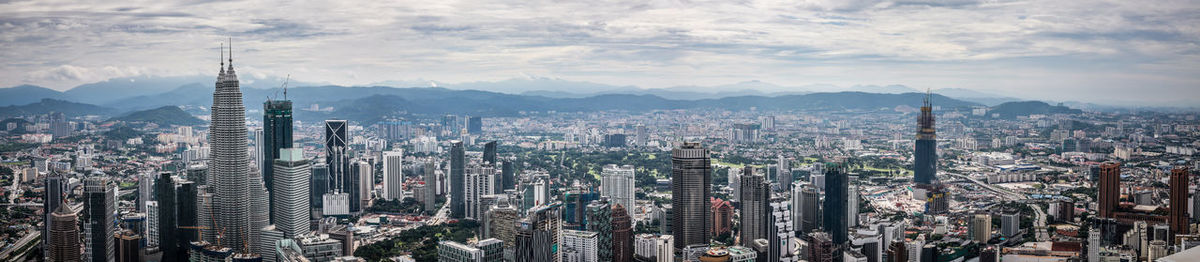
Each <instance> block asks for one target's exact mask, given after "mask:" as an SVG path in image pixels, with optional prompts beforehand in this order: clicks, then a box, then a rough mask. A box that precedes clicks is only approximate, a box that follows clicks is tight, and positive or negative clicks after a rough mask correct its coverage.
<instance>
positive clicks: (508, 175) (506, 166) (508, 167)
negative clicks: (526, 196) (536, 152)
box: [500, 160, 517, 190]
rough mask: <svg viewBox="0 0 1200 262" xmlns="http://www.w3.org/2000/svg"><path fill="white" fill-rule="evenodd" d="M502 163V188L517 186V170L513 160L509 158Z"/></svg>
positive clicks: (507, 188)
mask: <svg viewBox="0 0 1200 262" xmlns="http://www.w3.org/2000/svg"><path fill="white" fill-rule="evenodd" d="M500 163H501V165H500V166H501V167H500V175H501V179H500V182H501V183H502V187H501V190H509V189H515V188H516V187H515V186H516V177H515V176H516V175H517V174H516V170H515V169H516V166H513V162H512V161H509V160H504V161H502V162H500Z"/></svg>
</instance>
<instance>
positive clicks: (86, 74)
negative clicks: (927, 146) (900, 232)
mask: <svg viewBox="0 0 1200 262" xmlns="http://www.w3.org/2000/svg"><path fill="white" fill-rule="evenodd" d="M1197 13H1200V3H1197V2H1195V1H1156V2H1155V3H1154V4H1145V3H1137V2H1128V1H1081V0H1066V1H1009V0H982V1H974V0H950V1H927V0H907V1H878V0H850V1H826V0H806V1H766V0H747V1H678V0H651V1H619V0H618V1H550V0H533V1H491V0H484V1H446V2H433V3H430V2H427V1H395V2H393V1H376V2H355V3H349V2H337V1H334V2H322V3H298V2H294V1H274V0H269V1H216V2H208V1H141V0H131V1H120V2H105V1H98V2H97V1H90V2H79V1H65V0H46V1H12V2H0V44H2V45H3V46H5V48H3V49H0V58H3V61H4V62H0V86H10V85H16V84H23V83H30V84H39V85H46V86H50V87H53V88H58V89H65V88H69V87H71V86H74V85H78V84H80V83H86V82H88V81H97V80H103V79H101V78H103V77H121V76H132V75H131V74H134V75H136V74H143V75H165V76H172V75H193V74H214V73H215V72H216V68H215V67H216V63H217V61H214V60H217V56H218V55H219V53H218V52H217V50H216V49H217V48H218V45H219V44H220V42H222V41H224V40H225V39H227V38H229V37H233V38H234V39H233V42H234V53H235V55H236V57H237V59H238V61H237V62H236V63H237V65H239V66H244V67H246V69H245V70H239V72H248V73H255V74H261V75H272V76H278V75H286V74H292V75H293V78H296V79H298V80H300V81H308V82H322V83H324V82H329V83H336V84H369V83H376V82H385V81H389V80H400V79H434V80H436V81H438V82H442V83H447V82H449V83H455V82H458V83H463V82H474V81H495V80H503V79H508V78H512V77H516V76H519V75H520V74H522V73H528V74H532V75H540V76H550V77H556V78H563V79H570V80H582V81H593V82H600V83H606V84H613V85H637V86H642V87H667V86H676V85H713V84H720V83H736V82H742V81H746V80H750V79H761V80H763V81H766V82H772V83H778V84H781V85H785V86H803V85H809V84H816V83H821V84H834V85H839V86H853V85H860V84H861V85H887V84H895V83H900V84H905V85H908V86H912V87H914V88H918V89H924V88H933V89H938V88H945V87H963V88H969V89H977V90H1004V91H1005V92H1007V93H1005V94H1004V95H1009V96H1017V97H1024V98H1040V99H1062V100H1066V99H1077V100H1085V101H1100V100H1105V99H1110V98H1111V97H1112V96H1117V95H1118V94H1120V96H1121V97H1123V98H1128V99H1135V100H1142V101H1156V99H1159V97H1163V96H1167V95H1170V94H1185V95H1192V96H1193V97H1197V96H1200V91H1198V90H1200V89H1197V88H1194V86H1196V85H1197V83H1200V79H1198V78H1200V77H1198V76H1200V66H1197V64H1200V62H1198V61H1197V57H1198V54H1200V46H1198V45H1197V43H1196V39H1200V16H1197V15H1195V14H1197ZM105 68H120V69H119V70H106V69H105ZM139 68H140V69H139ZM249 70H253V71H254V72H249ZM1140 86H1155V87H1156V88H1155V90H1156V91H1155V92H1153V93H1151V92H1138V91H1131V90H1136V87H1140ZM1092 90H1106V91H1109V90H1111V91H1112V93H1098V92H1090V91H1092Z"/></svg>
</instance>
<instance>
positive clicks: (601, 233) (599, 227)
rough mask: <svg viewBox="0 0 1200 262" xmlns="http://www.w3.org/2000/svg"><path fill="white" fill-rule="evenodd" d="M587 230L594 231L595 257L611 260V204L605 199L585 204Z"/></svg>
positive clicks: (600, 259)
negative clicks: (595, 239)
mask: <svg viewBox="0 0 1200 262" xmlns="http://www.w3.org/2000/svg"><path fill="white" fill-rule="evenodd" d="M587 214H588V218H587V220H588V221H591V223H588V224H587V231H591V232H596V238H598V239H597V241H596V244H597V246H596V257H597V258H598V259H599V261H612V258H613V249H612V247H613V246H612V245H613V242H612V238H613V235H612V234H613V228H612V206H611V205H609V203H608V201H607V200H598V201H592V203H591V204H588V205H587Z"/></svg>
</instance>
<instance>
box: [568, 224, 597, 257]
mask: <svg viewBox="0 0 1200 262" xmlns="http://www.w3.org/2000/svg"><path fill="white" fill-rule="evenodd" d="M562 235H563V243H562V249H563V256H566V257H568V259H564V260H566V261H579V262H589V261H600V259H599V258H597V257H596V253H597V252H598V251H599V248H598V245H599V240H598V238H597V237H596V232H591V231H579V230H567V229H564V230H563V232H562Z"/></svg>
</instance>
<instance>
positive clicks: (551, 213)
mask: <svg viewBox="0 0 1200 262" xmlns="http://www.w3.org/2000/svg"><path fill="white" fill-rule="evenodd" d="M560 232H562V203H550V204H548V205H540V206H537V207H534V208H531V209H530V210H529V214H528V216H527V217H525V218H524V219H521V221H519V222H517V234H516V237H515V238H516V242H517V243H516V250H515V252H514V253H515V254H514V257H515V258H516V259H515V260H516V261H517V262H525V261H529V262H534V261H536V262H546V261H554V262H560V261H562V255H561V252H562V251H561V250H559V249H558V247H559V234H560Z"/></svg>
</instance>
